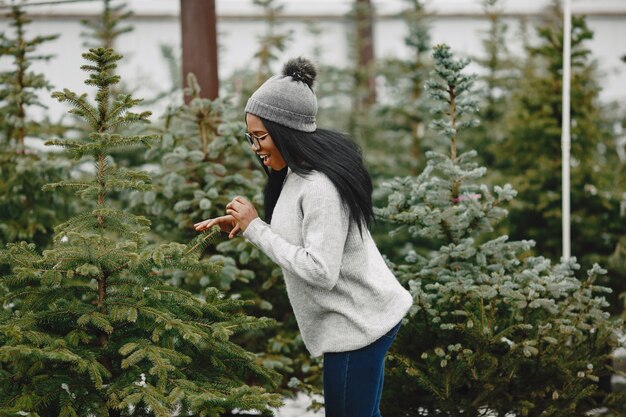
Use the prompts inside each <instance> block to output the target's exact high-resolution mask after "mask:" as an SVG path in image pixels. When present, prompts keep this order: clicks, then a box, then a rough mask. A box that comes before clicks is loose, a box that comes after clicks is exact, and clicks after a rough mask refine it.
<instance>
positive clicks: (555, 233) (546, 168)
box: [492, 9, 626, 313]
mask: <svg viewBox="0 0 626 417" xmlns="http://www.w3.org/2000/svg"><path fill="white" fill-rule="evenodd" d="M538 35H539V44H538V45H536V46H529V50H528V57H527V59H526V60H525V62H526V65H525V67H524V69H523V75H522V78H521V81H520V83H519V85H518V86H517V88H515V89H514V90H513V92H512V94H511V97H510V98H509V103H510V106H508V111H507V114H506V115H505V116H504V118H505V120H506V123H505V124H504V127H505V137H504V139H503V140H501V141H500V142H499V143H498V144H497V145H496V147H495V148H492V149H493V150H494V151H493V153H494V155H495V157H494V167H495V168H496V169H497V170H498V171H499V173H500V175H501V176H502V177H504V178H506V179H507V181H510V182H511V184H512V186H513V187H514V188H515V189H516V190H517V191H518V192H519V197H518V198H517V199H516V201H514V202H513V204H512V205H511V215H510V216H509V218H508V219H507V220H506V221H505V223H504V225H505V226H506V228H507V229H508V230H509V233H510V235H511V237H512V238H513V239H521V238H531V239H533V240H534V241H535V242H536V244H537V249H536V252H537V253H540V254H543V255H544V256H548V257H550V258H552V259H557V258H558V257H559V256H561V253H562V244H561V230H562V219H561V204H562V202H561V152H562V151H561V123H562V114H561V113H562V94H561V86H562V67H563V53H562V51H563V29H562V18H561V15H560V12H559V10H558V9H555V10H554V11H553V13H552V14H551V15H550V16H549V18H547V21H546V22H545V24H544V25H542V26H541V27H540V28H539V29H538ZM592 37H593V32H592V31H591V30H590V29H589V27H588V25H587V23H586V20H585V18H584V16H574V17H573V18H572V57H571V59H572V81H571V120H572V124H571V166H570V171H571V174H570V177H571V178H570V182H571V187H570V190H569V192H570V199H571V235H572V239H571V245H572V246H571V253H572V254H573V255H575V256H577V257H578V258H579V260H580V263H581V265H582V266H583V267H584V268H590V267H591V266H592V265H593V264H594V263H600V264H602V265H603V266H606V267H607V269H608V274H607V275H606V276H604V277H602V283H603V284H604V285H608V286H610V287H612V288H613V289H614V290H615V294H616V295H617V294H619V293H620V292H623V291H624V290H626V285H625V283H626V271H624V270H623V269H620V268H614V267H613V264H612V263H611V262H609V257H610V256H611V255H612V254H614V253H616V251H617V252H618V251H619V240H620V238H621V237H622V236H624V235H626V221H624V220H625V219H624V214H623V209H622V208H621V205H622V200H623V197H622V195H623V193H624V192H626V184H625V183H624V181H623V178H624V177H623V175H622V176H620V175H619V174H620V173H623V172H624V171H623V170H624V168H623V165H624V164H623V162H621V161H620V160H619V158H618V154H617V152H616V146H615V133H614V132H613V124H614V121H612V120H611V119H610V118H609V117H607V115H608V114H610V112H609V111H606V109H604V108H603V107H602V105H601V103H600V101H599V93H600V90H601V87H602V85H601V82H600V80H599V79H598V76H597V74H596V70H595V67H594V64H593V61H592V57H591V51H590V50H589V49H588V47H587V44H588V42H589V40H590V39H592ZM610 301H611V304H612V311H613V312H614V313H618V312H620V311H621V306H619V304H620V303H619V301H618V300H617V297H616V296H611V297H610Z"/></svg>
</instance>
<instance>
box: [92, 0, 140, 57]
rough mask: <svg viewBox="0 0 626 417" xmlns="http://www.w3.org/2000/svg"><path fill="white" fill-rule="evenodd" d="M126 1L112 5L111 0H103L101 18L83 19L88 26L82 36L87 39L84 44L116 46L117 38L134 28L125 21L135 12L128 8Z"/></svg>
mask: <svg viewBox="0 0 626 417" xmlns="http://www.w3.org/2000/svg"><path fill="white" fill-rule="evenodd" d="M126 7H127V6H126V4H125V3H119V4H117V5H115V6H113V5H111V0H102V13H101V14H100V18H99V19H95V20H88V19H83V20H81V23H82V24H83V25H84V26H85V27H86V28H87V31H86V32H82V33H81V36H82V37H83V38H84V39H85V43H84V45H83V46H85V47H88V48H96V47H101V48H114V47H115V46H116V45H115V43H116V41H117V38H118V37H120V36H121V35H123V34H125V33H129V32H131V31H132V30H133V27H132V26H130V25H126V24H125V21H126V20H128V19H129V18H130V17H132V15H133V12H132V11H130V10H126Z"/></svg>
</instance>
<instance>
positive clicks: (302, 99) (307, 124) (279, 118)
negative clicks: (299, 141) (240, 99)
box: [245, 57, 317, 132]
mask: <svg viewBox="0 0 626 417" xmlns="http://www.w3.org/2000/svg"><path fill="white" fill-rule="evenodd" d="M316 76H317V70H316V68H315V65H313V63H312V62H311V61H309V60H308V59H306V58H302V57H300V58H294V59H290V60H289V61H287V62H286V63H285V65H284V67H283V71H282V75H275V76H273V77H271V78H270V79H268V80H267V81H265V83H263V85H262V86H261V87H259V88H258V89H257V90H256V91H255V92H254V94H252V96H251V97H250V99H249V100H248V103H247V104H246V109H245V111H246V113H250V114H254V115H256V116H258V117H261V118H263V119H267V120H271V121H273V122H276V123H278V124H281V125H283V126H287V127H289V128H292V129H295V130H300V131H302V132H314V131H315V130H316V129H317V125H316V124H315V116H316V114H317V98H316V97H315V92H314V91H313V83H314V82H315V77H316Z"/></svg>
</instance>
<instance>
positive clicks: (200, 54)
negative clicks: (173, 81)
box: [180, 0, 219, 100]
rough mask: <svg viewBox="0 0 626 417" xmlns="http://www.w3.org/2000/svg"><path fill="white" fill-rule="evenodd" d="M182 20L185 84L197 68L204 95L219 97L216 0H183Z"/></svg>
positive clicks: (181, 2) (181, 5)
mask: <svg viewBox="0 0 626 417" xmlns="http://www.w3.org/2000/svg"><path fill="white" fill-rule="evenodd" d="M180 21H181V22H180V23H181V31H182V42H183V74H182V75H183V80H182V82H183V85H185V84H186V83H187V81H186V80H187V74H189V73H190V72H193V73H194V74H195V75H196V78H197V79H198V83H199V84H200V87H201V88H202V92H201V96H202V97H206V98H210V99H215V98H217V96H218V95H219V78H218V73H217V63H218V61H217V18H216V14H215V0H180ZM185 100H188V98H185Z"/></svg>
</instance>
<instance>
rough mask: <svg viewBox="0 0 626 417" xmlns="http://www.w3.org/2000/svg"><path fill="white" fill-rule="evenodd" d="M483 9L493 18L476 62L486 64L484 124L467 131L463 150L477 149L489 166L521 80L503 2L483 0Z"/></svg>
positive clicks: (483, 96) (482, 65)
mask: <svg viewBox="0 0 626 417" xmlns="http://www.w3.org/2000/svg"><path fill="white" fill-rule="evenodd" d="M482 6H483V10H484V11H485V16H486V18H487V19H488V20H489V29H488V30H487V31H486V34H485V35H486V36H485V37H484V39H483V42H482V43H483V48H484V54H485V56H484V57H481V58H476V59H475V62H476V63H477V64H479V65H480V66H481V67H483V68H484V70H485V74H484V75H483V76H482V77H480V82H481V87H482V88H481V89H480V93H481V96H482V99H481V110H480V115H479V116H480V120H481V124H480V126H478V127H477V128H476V129H474V130H473V131H472V132H470V133H469V134H468V135H467V138H466V140H465V141H464V143H462V144H460V145H462V146H463V148H461V150H462V151H463V150H470V149H476V150H478V151H479V154H478V157H479V158H480V160H481V162H482V163H483V164H484V165H487V166H493V165H494V162H495V158H496V157H497V156H496V155H497V154H498V150H499V146H500V144H501V143H502V141H503V140H504V135H505V134H506V127H505V126H504V119H505V116H506V109H508V108H509V100H510V97H511V90H512V89H513V88H514V87H515V85H516V83H517V82H518V81H519V78H520V77H519V69H518V66H519V64H518V63H517V62H516V60H515V59H514V58H513V56H512V55H511V53H510V51H509V48H508V43H507V34H508V30H509V27H508V25H507V24H506V23H505V22H504V21H503V15H502V13H503V9H502V2H501V1H500V0H483V1H482Z"/></svg>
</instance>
